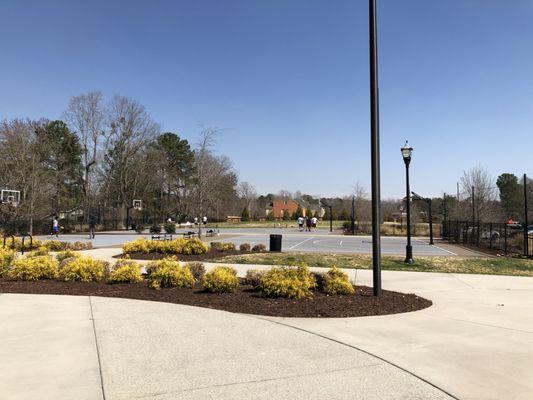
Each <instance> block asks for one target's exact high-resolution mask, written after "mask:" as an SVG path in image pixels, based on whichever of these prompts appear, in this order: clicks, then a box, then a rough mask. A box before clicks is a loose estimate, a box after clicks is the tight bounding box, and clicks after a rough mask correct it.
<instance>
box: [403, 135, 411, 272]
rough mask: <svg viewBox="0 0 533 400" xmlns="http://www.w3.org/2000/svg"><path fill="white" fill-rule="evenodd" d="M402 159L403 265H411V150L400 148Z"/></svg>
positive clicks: (409, 148)
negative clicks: (403, 207) (403, 184)
mask: <svg viewBox="0 0 533 400" xmlns="http://www.w3.org/2000/svg"><path fill="white" fill-rule="evenodd" d="M401 150H402V157H403V161H404V163H405V193H406V195H405V205H406V208H407V246H405V263H406V264H412V263H413V246H411V190H410V188H409V164H410V163H411V155H412V154H413V148H412V147H407V141H405V146H404V147H402V149H401Z"/></svg>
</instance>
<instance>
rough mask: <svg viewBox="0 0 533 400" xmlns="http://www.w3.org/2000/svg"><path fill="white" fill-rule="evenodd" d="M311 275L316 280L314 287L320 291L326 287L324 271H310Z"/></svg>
mask: <svg viewBox="0 0 533 400" xmlns="http://www.w3.org/2000/svg"><path fill="white" fill-rule="evenodd" d="M311 274H312V275H313V277H314V278H315V282H316V287H315V288H316V289H317V290H320V291H324V288H325V287H326V279H327V275H326V273H325V272H311Z"/></svg>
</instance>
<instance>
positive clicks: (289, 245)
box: [39, 228, 456, 256]
mask: <svg viewBox="0 0 533 400" xmlns="http://www.w3.org/2000/svg"><path fill="white" fill-rule="evenodd" d="M182 232H183V229H182V230H180V231H178V234H177V235H175V236H174V237H179V234H180V233H182ZM220 233H221V234H224V236H225V237H222V238H221V239H220V241H223V242H233V243H235V244H236V245H237V246H238V245H240V244H241V243H249V244H250V245H252V246H253V245H255V244H260V243H261V244H264V245H265V246H267V248H268V245H269V236H270V234H282V235H283V239H282V250H283V251H301V252H315V253H340V254H344V253H360V254H371V253H372V237H371V236H344V235H330V234H329V231H328V230H327V229H318V230H316V231H314V232H299V231H298V230H297V229H291V228H289V229H260V228H257V229H231V228H230V229H220ZM140 237H145V238H147V239H150V237H151V236H150V235H149V234H148V235H139V234H134V233H119V232H115V233H98V234H97V235H96V238H95V239H92V240H89V237H88V235H83V234H76V235H60V236H59V240H62V241H68V242H75V241H82V242H87V241H92V242H93V246H94V247H118V246H121V245H122V244H124V243H127V242H131V241H133V240H135V239H138V238H140ZM39 239H51V238H50V237H49V236H40V237H39ZM53 239H55V237H54V238H53ZM215 240H216V239H215ZM405 245H406V239H405V238H402V237H382V238H381V250H382V253H383V254H388V255H402V254H405ZM412 245H413V254H414V255H419V256H453V255H456V254H455V253H454V252H452V251H449V250H446V249H443V248H440V247H439V246H431V245H429V244H428V242H427V240H426V241H424V240H422V239H418V238H413V240H412Z"/></svg>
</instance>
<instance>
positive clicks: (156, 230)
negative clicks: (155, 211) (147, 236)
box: [150, 224, 161, 234]
mask: <svg viewBox="0 0 533 400" xmlns="http://www.w3.org/2000/svg"><path fill="white" fill-rule="evenodd" d="M150 233H155V234H157V233H161V225H157V224H154V225H152V226H150Z"/></svg>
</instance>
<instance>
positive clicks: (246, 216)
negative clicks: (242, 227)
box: [241, 207, 250, 222]
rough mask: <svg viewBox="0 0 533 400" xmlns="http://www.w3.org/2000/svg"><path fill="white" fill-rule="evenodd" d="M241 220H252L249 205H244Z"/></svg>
mask: <svg viewBox="0 0 533 400" xmlns="http://www.w3.org/2000/svg"><path fill="white" fill-rule="evenodd" d="M241 221H245V222H246V221H250V213H249V212H248V207H244V208H243V209H242V213H241Z"/></svg>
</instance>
